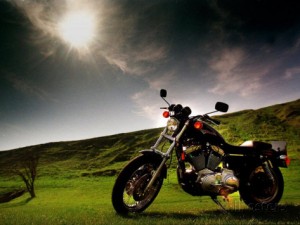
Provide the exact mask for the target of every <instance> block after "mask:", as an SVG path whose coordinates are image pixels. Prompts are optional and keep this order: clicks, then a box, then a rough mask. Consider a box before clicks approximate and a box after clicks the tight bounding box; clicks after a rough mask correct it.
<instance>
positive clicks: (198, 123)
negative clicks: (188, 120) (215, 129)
mask: <svg viewBox="0 0 300 225" xmlns="http://www.w3.org/2000/svg"><path fill="white" fill-rule="evenodd" d="M194 128H195V129H197V130H201V129H202V128H203V123H202V122H201V121H196V122H195V123H194Z"/></svg>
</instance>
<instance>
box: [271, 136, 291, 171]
mask: <svg viewBox="0 0 300 225" xmlns="http://www.w3.org/2000/svg"><path fill="white" fill-rule="evenodd" d="M271 144H272V150H273V151H274V153H275V159H273V160H272V163H273V164H276V165H277V166H279V167H285V168H287V167H288V166H289V164H290V158H289V157H288V154H287V147H286V146H287V144H286V142H285V141H271Z"/></svg>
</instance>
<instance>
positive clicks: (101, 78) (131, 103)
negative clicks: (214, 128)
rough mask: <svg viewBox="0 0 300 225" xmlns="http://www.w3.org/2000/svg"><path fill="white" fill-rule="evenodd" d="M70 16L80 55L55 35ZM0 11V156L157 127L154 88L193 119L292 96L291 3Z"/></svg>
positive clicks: (68, 5)
mask: <svg viewBox="0 0 300 225" xmlns="http://www.w3.org/2000/svg"><path fill="white" fill-rule="evenodd" d="M75 9H76V10H77V11H78V10H86V11H87V12H89V14H90V15H93V16H94V22H95V24H94V26H95V28H96V31H95V33H94V34H93V38H92V40H91V41H90V43H89V44H88V45H86V46H84V47H83V48H76V47H74V46H72V45H70V43H68V42H66V41H65V40H64V39H63V38H62V37H61V35H60V34H59V32H58V25H59V24H60V23H61V21H62V20H63V18H64V15H65V14H66V13H68V12H69V11H72V10H73V11H74V10H75ZM0 10H1V15H0V46H1V48H0V103H1V107H0V127H1V131H0V132H1V133H0V150H8V149H13V148H18V147H23V146H28V145H35V144H40V143H47V142H56V141H66V140H78V139H86V138H93V137H99V136H106V135H111V134H117V133H123V132H129V131H135V130H141V129H148V128H155V127H160V126H163V124H164V122H165V119H163V118H162V116H161V113H162V112H161V110H160V109H159V107H160V106H164V102H163V101H162V100H161V99H160V98H159V90H160V89H161V88H165V89H167V90H168V95H169V97H168V99H169V101H170V102H172V103H181V104H182V105H189V106H190V107H191V108H192V111H193V114H194V115H196V114H201V113H205V112H210V111H212V110H213V108H214V104H215V102H216V101H224V102H227V103H228V104H229V106H230V107H229V112H234V111H238V110H244V109H256V108H261V107H265V106H268V105H273V104H278V103H282V102H287V101H292V100H296V99H299V98H300V88H299V83H300V82H299V81H300V65H299V62H300V14H299V13H298V12H299V10H300V3H297V1H277V0H276V1H271V0H260V1H253V0H251V1H250V0H247V1H245V0H231V1H217V0H207V1H199V0H198V1H197V0H177V1H171V0H159V1H158V0H154V1H146V0H114V1H110V0H99V1H96V0H89V1H83V0H77V1H72V0H61V1H59V0H43V1H42V0H41V1H33V0H24V1H21V0H11V1H3V0H2V1H0ZM81 32H84V30H82V31H81ZM75 36H76V35H75Z"/></svg>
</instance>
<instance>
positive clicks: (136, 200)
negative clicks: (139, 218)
mask: <svg viewBox="0 0 300 225" xmlns="http://www.w3.org/2000/svg"><path fill="white" fill-rule="evenodd" d="M154 172H155V168H154V167H153V165H152V164H150V163H149V164H145V165H143V166H141V167H139V168H138V169H137V170H136V171H134V172H133V174H132V176H131V177H130V179H129V180H128V181H127V183H126V185H125V188H124V190H123V203H124V205H125V207H126V208H128V210H129V211H132V212H137V211H139V209H142V208H144V206H145V205H147V204H148V203H149V202H151V201H152V199H153V198H154V197H155V196H156V194H157V190H159V188H160V183H161V181H160V179H159V178H158V180H157V181H156V182H154V184H153V185H152V186H151V187H150V188H149V189H148V191H147V192H146V193H145V192H144V190H145V188H146V187H147V185H148V183H149V181H150V180H151V178H152V174H153V173H154Z"/></svg>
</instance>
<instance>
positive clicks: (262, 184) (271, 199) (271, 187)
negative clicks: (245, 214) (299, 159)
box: [240, 166, 284, 209]
mask: <svg viewBox="0 0 300 225" xmlns="http://www.w3.org/2000/svg"><path fill="white" fill-rule="evenodd" d="M247 177H248V178H247V179H243V182H242V183H241V186H240V196H241V198H242V199H243V201H244V202H245V203H246V204H247V205H248V206H249V207H250V208H252V209H256V208H261V207H267V208H266V209H268V207H274V206H276V204H277V203H278V202H279V201H280V199H281V197H282V194H283V188H284V182H283V177H282V174H281V171H280V170H279V168H277V167H273V168H269V167H268V168H267V169H266V168H264V167H263V166H258V167H256V168H255V169H253V170H252V171H251V172H250V173H249V174H248V176H247Z"/></svg>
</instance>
